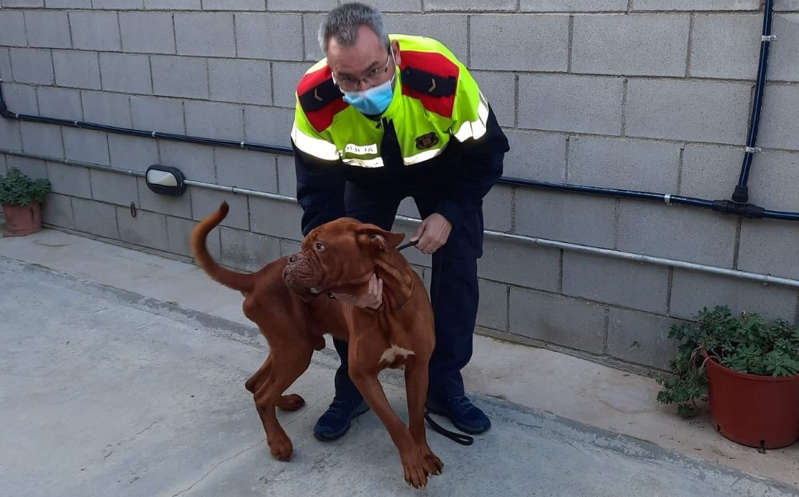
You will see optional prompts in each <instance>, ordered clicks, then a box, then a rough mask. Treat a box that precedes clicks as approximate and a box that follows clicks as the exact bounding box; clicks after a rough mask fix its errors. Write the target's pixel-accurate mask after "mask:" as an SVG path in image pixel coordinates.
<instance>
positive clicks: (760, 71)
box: [732, 0, 775, 203]
mask: <svg viewBox="0 0 799 497" xmlns="http://www.w3.org/2000/svg"><path fill="white" fill-rule="evenodd" d="M773 14H774V10H773V8H772V0H766V5H765V8H764V11H763V34H762V35H761V37H760V61H759V62H758V66H757V84H756V86H755V99H754V101H753V102H752V116H751V119H750V122H749V136H748V138H747V140H746V152H745V153H744V160H743V164H741V174H740V176H739V178H738V184H737V185H736V186H735V191H734V192H733V194H732V199H733V200H734V201H735V202H738V203H746V202H748V201H749V188H748V187H747V186H746V183H747V182H748V181H749V169H750V167H751V166H752V156H753V155H754V154H755V152H759V151H760V149H759V148H757V147H756V146H755V144H756V143H757V130H758V126H759V125H760V110H761V107H762V106H763V90H764V88H765V86H766V67H767V66H768V49H769V45H770V43H771V42H772V41H773V40H774V39H775V37H774V36H773V35H772V34H771V21H772V19H773Z"/></svg>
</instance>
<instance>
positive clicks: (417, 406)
mask: <svg viewBox="0 0 799 497" xmlns="http://www.w3.org/2000/svg"><path fill="white" fill-rule="evenodd" d="M419 359H420V358H415V357H414V358H413V359H411V360H410V361H408V363H407V364H406V365H405V389H406V396H407V398H408V421H409V429H410V432H411V437H413V440H414V441H415V442H416V445H417V447H418V449H419V451H420V452H421V455H422V459H423V461H424V465H425V470H427V471H428V472H429V473H430V474H431V475H440V474H441V471H442V470H443V469H444V463H443V462H441V459H439V458H438V456H436V455H435V454H434V453H433V451H432V450H431V449H430V446H429V445H427V436H426V434H425V427H424V403H425V399H426V398H427V386H428V382H429V378H428V366H427V364H428V363H427V361H425V360H419Z"/></svg>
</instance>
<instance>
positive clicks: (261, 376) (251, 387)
mask: <svg viewBox="0 0 799 497" xmlns="http://www.w3.org/2000/svg"><path fill="white" fill-rule="evenodd" d="M271 368H272V355H271V354H270V355H269V356H267V358H266V360H265V361H264V363H263V364H261V367H260V368H258V371H256V372H255V374H253V375H252V376H250V379H248V380H247V381H246V382H245V383H244V388H246V389H247V390H248V391H250V393H255V392H257V391H258V388H260V386H261V384H262V383H263V382H264V380H265V379H266V377H267V376H269V371H270V369H271Z"/></svg>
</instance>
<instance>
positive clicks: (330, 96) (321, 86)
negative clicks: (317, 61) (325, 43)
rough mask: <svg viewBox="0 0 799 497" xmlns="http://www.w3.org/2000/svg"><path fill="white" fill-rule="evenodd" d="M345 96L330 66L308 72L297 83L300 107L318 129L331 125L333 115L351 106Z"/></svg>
mask: <svg viewBox="0 0 799 497" xmlns="http://www.w3.org/2000/svg"><path fill="white" fill-rule="evenodd" d="M343 96H344V95H343V94H342V93H341V91H340V90H339V89H338V87H337V86H336V85H335V83H333V77H332V76H331V74H330V68H329V67H328V66H324V67H323V68H321V69H319V70H318V71H314V72H310V73H308V74H306V75H305V76H304V77H303V78H302V80H300V83H299V84H298V85H297V98H298V99H299V101H300V107H302V110H303V112H305V115H306V116H307V117H308V121H309V122H310V123H311V125H312V126H313V127H314V129H315V130H316V131H322V130H324V129H325V128H327V127H328V126H330V123H332V122H333V117H334V116H335V115H336V114H338V113H339V112H341V111H342V110H344V109H346V108H347V107H348V106H349V104H348V103H347V102H345V101H344V99H343V98H342V97H343Z"/></svg>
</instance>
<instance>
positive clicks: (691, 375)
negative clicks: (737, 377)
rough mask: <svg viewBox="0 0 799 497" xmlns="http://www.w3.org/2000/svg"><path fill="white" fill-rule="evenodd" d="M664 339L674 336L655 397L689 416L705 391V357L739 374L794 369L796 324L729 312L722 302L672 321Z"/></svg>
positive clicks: (797, 368) (798, 353)
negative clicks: (671, 353) (690, 320)
mask: <svg viewBox="0 0 799 497" xmlns="http://www.w3.org/2000/svg"><path fill="white" fill-rule="evenodd" d="M669 338H672V339H675V340H677V341H678V344H679V345H678V348H677V354H676V355H675V356H674V358H673V359H672V360H671V362H670V363H669V366H670V367H671V373H672V374H671V375H670V376H661V377H660V378H658V383H660V384H661V385H663V390H661V391H660V392H659V393H658V396H657V400H658V401H659V402H662V403H664V404H677V412H678V413H679V414H680V415H681V416H683V417H691V416H694V415H696V413H697V412H698V405H697V401H699V400H701V399H703V398H705V397H706V396H707V377H706V375H705V361H707V360H708V359H709V358H712V359H714V360H715V361H717V362H718V363H719V364H721V365H722V366H725V367H728V368H730V369H733V370H735V371H739V372H741V373H749V374H756V375H763V376H791V375H794V374H799V328H797V327H796V326H793V325H791V324H789V323H787V322H785V321H782V320H777V321H773V322H766V321H765V320H764V319H763V317H762V316H760V315H759V314H757V313H741V314H740V315H737V316H736V315H733V314H732V312H731V311H730V309H729V308H728V307H726V306H716V307H715V308H713V309H712V310H708V309H707V308H704V309H702V310H701V311H700V312H699V313H697V315H696V321H695V322H694V323H691V324H682V325H674V326H672V327H671V329H670V330H669Z"/></svg>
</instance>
